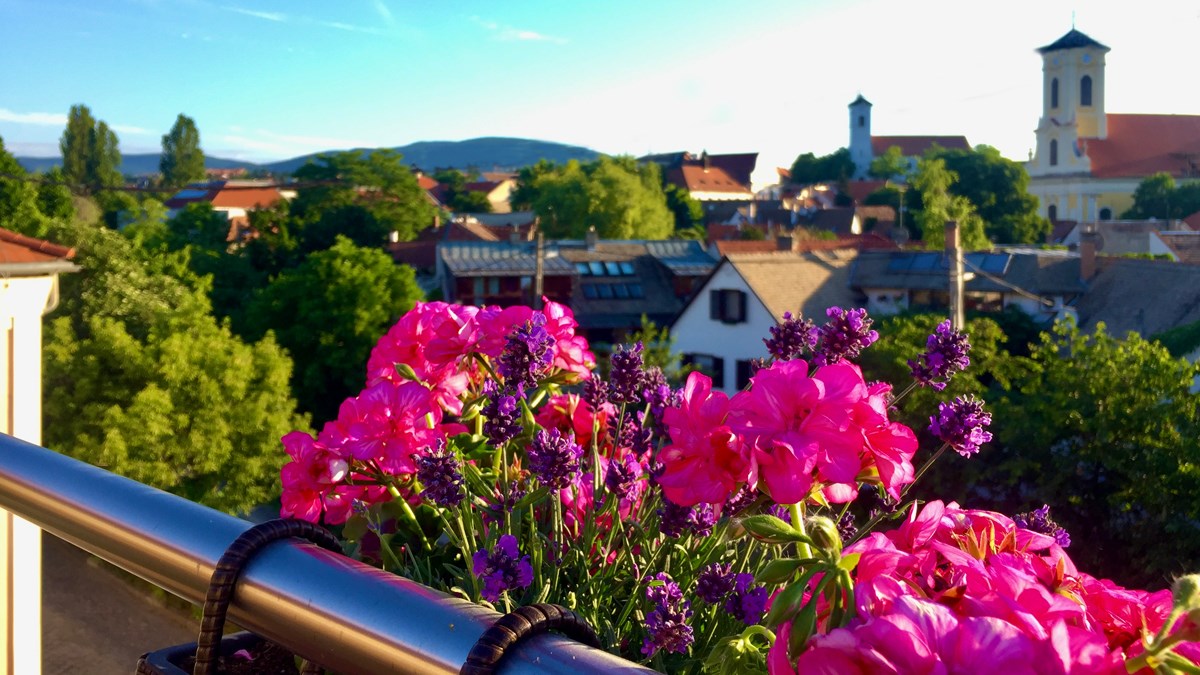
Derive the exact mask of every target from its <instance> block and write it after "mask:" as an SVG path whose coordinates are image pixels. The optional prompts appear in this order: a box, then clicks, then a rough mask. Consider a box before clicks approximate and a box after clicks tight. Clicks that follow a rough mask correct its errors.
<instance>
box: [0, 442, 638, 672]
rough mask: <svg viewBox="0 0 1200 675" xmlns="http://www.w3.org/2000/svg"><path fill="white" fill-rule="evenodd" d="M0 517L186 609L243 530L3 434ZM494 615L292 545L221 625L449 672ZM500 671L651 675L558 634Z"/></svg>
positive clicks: (330, 655) (266, 565)
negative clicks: (28, 526)
mask: <svg viewBox="0 0 1200 675" xmlns="http://www.w3.org/2000/svg"><path fill="white" fill-rule="evenodd" d="M0 508H3V509H5V510H7V511H9V512H11V513H14V514H16V515H18V516H20V517H22V518H24V519H26V520H29V521H30V522H33V523H34V524H36V525H38V526H39V527H41V528H43V529H44V530H46V531H48V532H50V533H51V534H54V535H55V536H58V537H60V538H62V539H65V540H66V541H68V542H70V543H72V544H74V545H76V546H78V547H80V548H82V549H84V550H86V551H88V552H90V553H92V554H94V555H97V556H99V557H100V558H103V559H104V560H107V561H108V562H110V563H112V564H114V565H116V566H118V567H120V568H122V569H124V570H126V571H128V572H130V573H132V574H134V575H137V576H139V577H141V578H143V579H145V580H147V581H149V582H150V583H153V584H155V585H156V586H159V587H161V588H163V589H165V590H167V591H169V592H171V593H173V594H175V595H177V596H179V597H181V598H184V599H185V600H188V601H190V602H193V603H196V604H200V603H201V602H203V600H204V593H205V591H206V590H207V588H208V582H209V577H210V576H211V575H212V571H213V567H214V566H215V564H216V562H217V560H218V559H219V558H220V556H221V554H222V553H223V552H224V551H225V548H226V547H227V546H228V545H229V543H230V542H232V541H233V540H234V539H236V538H237V536H238V535H239V534H241V533H242V532H243V531H244V530H246V529H247V528H248V527H250V523H247V522H246V521H243V520H239V519H237V518H234V517H232V516H229V515H227V514H224V513H221V512H219V511H215V510H213V509H210V508H207V507H205V506H201V505H199V504H196V503H194V502H190V501H188V500H186V499H183V498H181V497H177V496H175V495H171V494H168V493H166V492H163V491H161V490H157V489H155V488H152V487H149V486H146V485H143V484H142V483H138V482H136V481H133V480H129V479H127V478H123V477H121V476H117V475H115V474H112V473H109V472H108V471H104V470H103V469H100V468H97V467H94V466H91V465H89V464H86V463H83V462H80V461H77V460H75V459H72V458H70V457H67V456H65V455H61V454H59V453H56V452H53V451H50V450H47V449H45V448H41V447H38V446H36V445H31V444H29V443H26V442H24V441H21V440H18V439H16V438H13V437H11V436H7V435H4V434H0ZM498 617H499V615H498V614H497V613H496V612H493V611H491V610H489V609H487V608H486V607H482V606H480V605H475V604H473V603H470V602H467V601H465V600H461V599H458V598H452V597H449V596H447V595H445V594H443V593H440V592H438V591H435V590H433V589H430V588H428V587H425V586H422V585H420V584H418V583H415V582H412V581H409V580H407V579H403V578H400V577H397V576H395V575H392V574H389V573H386V572H383V571H381V570H378V569H376V568H373V567H370V566H367V565H364V564H362V563H359V562H357V561H354V560H351V559H349V558H345V557H342V556H338V555H336V554H334V553H330V552H329V551H325V550H323V549H320V548H317V547H316V546H313V545H311V544H307V543H301V542H298V541H294V542H279V543H278V544H275V545H272V546H270V547H269V548H268V549H267V550H265V551H263V552H262V553H261V554H260V555H258V556H256V557H255V558H254V559H253V560H252V561H251V562H250V564H249V565H248V566H247V567H246V571H245V573H244V574H243V576H242V578H241V581H239V583H238V589H237V593H236V597H235V598H234V601H233V603H232V605H231V606H230V608H229V618H230V620H231V621H233V622H235V623H237V624H239V625H241V626H244V627H245V628H247V629H248V630H251V631H254V632H255V633H258V634H260V635H262V636H264V637H266V638H268V639H271V640H274V641H276V642H278V643H280V644H282V645H283V646H285V647H287V648H288V649H290V650H292V651H293V652H295V653H297V654H300V655H301V656H304V657H307V658H310V659H312V660H314V661H316V662H318V663H321V664H322V665H324V666H326V667H328V668H330V669H332V670H335V671H337V672H341V673H401V672H403V673H430V674H434V673H437V674H450V673H457V672H458V670H459V668H460V666H461V665H462V663H463V662H464V661H465V660H466V658H467V654H468V652H469V651H470V649H471V646H472V645H473V644H474V643H475V641H476V639H478V638H479V636H480V635H481V634H482V633H483V631H484V630H485V629H486V628H487V627H488V626H490V625H491V624H492V623H493V622H494V621H495V620H496V619H497V618H498ZM165 646H168V645H146V650H147V651H150V650H153V649H156V648H160V647H165ZM132 667H133V664H130V668H131V669H132ZM502 672H504V673H508V674H513V675H516V674H521V673H533V672H546V673H562V674H567V673H571V674H572V675H577V674H579V673H601V672H605V673H609V672H621V673H631V674H633V673H651V672H653V671H650V670H648V669H646V668H644V667H642V666H640V665H638V664H635V663H632V662H630V661H626V660H624V659H621V658H619V657H617V656H614V655H612V654H608V653H606V652H603V651H600V650H596V649H591V648H588V647H586V646H584V645H582V644H579V643H577V642H574V641H571V640H568V639H566V638H563V637H561V636H557V635H540V636H537V637H535V638H532V639H531V640H530V642H529V644H522V645H521V646H520V648H519V649H518V650H517V651H516V652H515V653H514V654H512V655H510V656H509V657H507V658H506V661H505V665H504V667H503V669H502Z"/></svg>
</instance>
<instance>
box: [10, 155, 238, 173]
mask: <svg viewBox="0 0 1200 675" xmlns="http://www.w3.org/2000/svg"><path fill="white" fill-rule="evenodd" d="M159 157H160V155H159V153H157V152H149V153H145V154H140V155H121V173H123V174H125V175H127V176H141V175H145V174H152V173H158V159H159ZM17 161H18V162H20V163H21V166H23V167H25V170H26V171H29V172H32V173H38V172H40V171H48V170H50V169H51V168H53V167H56V166H61V165H62V157H18V158H17ZM204 166H206V167H208V168H210V169H240V168H245V169H247V170H253V169H257V168H260V167H259V165H257V164H255V163H253V162H242V161H239V160H236V159H222V158H220V157H205V158H204Z"/></svg>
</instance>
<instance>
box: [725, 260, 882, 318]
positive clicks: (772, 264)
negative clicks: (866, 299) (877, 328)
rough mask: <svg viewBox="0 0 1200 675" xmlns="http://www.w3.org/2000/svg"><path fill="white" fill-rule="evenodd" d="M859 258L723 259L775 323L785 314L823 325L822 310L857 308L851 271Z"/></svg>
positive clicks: (823, 311)
mask: <svg viewBox="0 0 1200 675" xmlns="http://www.w3.org/2000/svg"><path fill="white" fill-rule="evenodd" d="M857 256H858V254H857V253H856V252H855V251H853V250H846V249H841V250H830V251H816V252H811V253H800V254H797V253H791V252H779V253H759V254H755V253H749V254H734V255H730V256H728V257H727V258H725V261H726V262H728V263H729V264H730V265H733V267H734V269H736V270H737V272H738V274H740V275H741V276H742V278H743V279H745V280H746V284H747V285H748V286H749V287H750V290H751V291H753V292H754V294H755V295H756V296H758V299H759V300H761V301H762V303H763V305H764V306H765V307H766V308H767V311H769V312H770V313H771V315H772V316H774V317H775V320H776V321H783V314H784V312H791V313H792V314H793V315H796V314H800V315H802V316H805V317H812V318H813V320H814V321H817V322H818V323H820V322H822V321H823V317H824V316H825V310H826V309H828V308H830V307H834V306H838V307H851V306H854V305H857V304H858V301H859V298H858V296H857V294H856V293H855V292H854V291H853V290H852V289H851V288H850V284H849V281H850V270H851V268H852V263H853V262H854V260H855V258H856V257H857Z"/></svg>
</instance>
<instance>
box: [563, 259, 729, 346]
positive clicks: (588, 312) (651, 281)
mask: <svg viewBox="0 0 1200 675" xmlns="http://www.w3.org/2000/svg"><path fill="white" fill-rule="evenodd" d="M651 243H653V242H645V241H600V242H597V243H596V246H595V247H594V248H593V249H588V247H587V246H586V245H584V246H573V245H572V246H560V247H558V248H557V249H556V250H557V252H558V255H560V256H561V257H562V259H564V260H567V261H569V262H571V263H572V264H574V265H575V268H576V270H577V271H578V272H579V283H577V284H575V285H574V288H573V292H572V294H571V310H572V311H573V312H574V313H575V318H576V320H578V321H579V324H580V325H581V326H586V327H587V328H629V327H631V326H637V325H639V324H640V322H641V317H642V315H643V314H645V315H646V316H647V317H649V318H650V319H651V320H653V321H654V322H655V323H659V324H662V323H665V322H666V321H669V320H670V319H671V317H672V316H674V315H675V313H676V312H677V311H679V308H680V306H682V305H683V301H682V300H681V299H680V298H679V297H678V296H677V295H676V292H675V288H674V285H673V283H672V279H671V276H672V275H671V273H670V271H669V270H668V269H667V268H666V267H665V266H663V265H660V264H656V257H655V256H654V255H653V254H652V252H651V247H650V244H651ZM709 265H710V266H711V265H712V261H711V260H709ZM584 270H587V271H586V273H585V272H584Z"/></svg>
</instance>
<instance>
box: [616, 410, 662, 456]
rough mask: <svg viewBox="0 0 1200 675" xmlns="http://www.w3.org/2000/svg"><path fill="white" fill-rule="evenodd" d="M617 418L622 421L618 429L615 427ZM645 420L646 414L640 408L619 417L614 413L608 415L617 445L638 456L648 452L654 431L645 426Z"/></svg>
mask: <svg viewBox="0 0 1200 675" xmlns="http://www.w3.org/2000/svg"><path fill="white" fill-rule="evenodd" d="M618 420H620V422H622V425H621V428H620V429H618V428H616V427H617V424H618ZM645 421H646V414H645V413H644V412H642V411H640V410H639V411H637V412H634V413H633V414H626V415H624V416H623V417H620V418H618V417H617V416H615V415H614V416H610V417H609V418H608V425H609V429H611V430H612V434H613V438H614V439H615V440H616V444H617V447H619V448H629V449H630V450H632V451H633V452H634V453H635V454H637V455H638V456H642V455H645V454H646V453H648V452H650V450H651V449H652V447H653V444H654V431H653V430H652V429H650V428H647V427H646V426H645V424H644V423H645Z"/></svg>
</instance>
